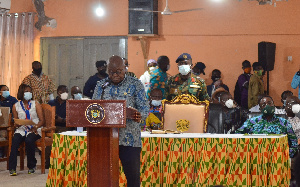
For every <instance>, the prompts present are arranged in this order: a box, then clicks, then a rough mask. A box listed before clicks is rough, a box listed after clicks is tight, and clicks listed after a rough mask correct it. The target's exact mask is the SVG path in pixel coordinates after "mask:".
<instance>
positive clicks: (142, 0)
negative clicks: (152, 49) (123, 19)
mask: <svg viewBox="0 0 300 187" xmlns="http://www.w3.org/2000/svg"><path fill="white" fill-rule="evenodd" d="M157 1H158V0H129V9H133V8H135V9H140V10H149V11H157ZM128 18H129V26H128V34H158V28H157V22H158V15H157V12H143V11H134V10H129V12H128Z"/></svg>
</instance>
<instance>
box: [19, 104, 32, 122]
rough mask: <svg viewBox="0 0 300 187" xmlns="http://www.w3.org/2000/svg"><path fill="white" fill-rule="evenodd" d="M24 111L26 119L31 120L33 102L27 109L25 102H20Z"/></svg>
mask: <svg viewBox="0 0 300 187" xmlns="http://www.w3.org/2000/svg"><path fill="white" fill-rule="evenodd" d="M20 104H21V107H22V109H23V110H24V112H25V114H26V119H30V113H29V110H30V108H31V102H30V101H28V105H27V109H25V106H24V103H23V101H21V102H20Z"/></svg>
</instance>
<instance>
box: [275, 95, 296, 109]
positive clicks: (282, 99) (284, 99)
mask: <svg viewBox="0 0 300 187" xmlns="http://www.w3.org/2000/svg"><path fill="white" fill-rule="evenodd" d="M289 96H293V92H291V91H289V90H286V91H284V92H282V94H281V102H282V106H281V107H276V109H275V114H286V112H285V104H286V98H287V97H289Z"/></svg>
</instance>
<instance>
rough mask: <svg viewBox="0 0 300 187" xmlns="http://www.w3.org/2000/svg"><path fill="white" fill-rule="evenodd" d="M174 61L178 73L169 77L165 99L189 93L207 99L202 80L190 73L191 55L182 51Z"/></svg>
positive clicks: (201, 99) (200, 98) (202, 99)
mask: <svg viewBox="0 0 300 187" xmlns="http://www.w3.org/2000/svg"><path fill="white" fill-rule="evenodd" d="M176 63H177V66H178V70H179V73H178V74H177V75H175V76H173V77H170V78H169V80H168V82H167V86H166V90H165V94H166V99H167V100H172V99H174V98H175V97H176V96H177V95H181V94H190V95H194V96H195V97H197V98H198V99H199V100H200V101H204V100H209V96H208V94H207V90H206V84H205V82H204V80H203V79H201V78H200V77H198V76H197V75H194V74H192V73H191V67H192V65H193V64H192V57H191V55H190V54H188V53H182V54H181V55H180V56H179V57H178V58H177V60H176Z"/></svg>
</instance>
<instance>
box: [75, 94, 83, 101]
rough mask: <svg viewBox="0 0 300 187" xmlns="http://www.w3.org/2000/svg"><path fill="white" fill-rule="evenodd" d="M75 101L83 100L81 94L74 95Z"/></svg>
mask: <svg viewBox="0 0 300 187" xmlns="http://www.w3.org/2000/svg"><path fill="white" fill-rule="evenodd" d="M74 99H75V100H81V99H82V94H81V93H77V94H74Z"/></svg>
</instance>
